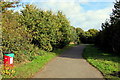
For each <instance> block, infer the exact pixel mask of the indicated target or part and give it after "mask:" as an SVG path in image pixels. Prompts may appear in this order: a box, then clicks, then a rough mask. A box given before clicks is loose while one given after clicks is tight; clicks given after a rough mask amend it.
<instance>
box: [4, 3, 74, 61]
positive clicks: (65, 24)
mask: <svg viewBox="0 0 120 80" xmlns="http://www.w3.org/2000/svg"><path fill="white" fill-rule="evenodd" d="M4 4H8V3H5V2H4ZM13 4H14V3H11V4H10V6H9V7H12V5H13ZM3 6H5V5H3ZM9 7H8V6H6V8H9ZM2 27H3V28H2V31H3V34H2V49H3V52H14V53H15V62H22V61H32V60H33V59H34V56H37V55H41V54H42V53H38V52H39V51H40V50H45V51H52V50H53V49H55V48H62V47H64V46H66V45H67V44H69V42H71V41H74V40H75V38H76V32H75V29H74V27H73V26H70V22H69V21H68V20H67V18H66V16H65V15H63V13H62V12H60V11H58V12H57V14H53V12H52V11H44V10H41V9H37V8H36V7H35V6H33V5H26V6H25V7H24V9H23V10H22V11H21V13H18V12H13V11H12V10H4V12H3V14H2Z"/></svg>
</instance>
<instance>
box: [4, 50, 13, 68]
mask: <svg viewBox="0 0 120 80" xmlns="http://www.w3.org/2000/svg"><path fill="white" fill-rule="evenodd" d="M13 57H14V53H13V52H5V53H3V58H4V69H10V68H11V67H13Z"/></svg>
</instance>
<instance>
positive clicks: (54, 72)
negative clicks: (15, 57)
mask: <svg viewBox="0 0 120 80" xmlns="http://www.w3.org/2000/svg"><path fill="white" fill-rule="evenodd" d="M84 48H85V45H79V46H75V47H72V48H70V49H69V50H66V51H65V52H64V53H63V54H61V55H60V56H58V57H56V58H55V59H53V60H52V61H50V62H49V63H48V64H47V65H46V66H45V67H44V68H43V69H42V70H41V71H40V72H38V73H37V74H36V75H35V76H34V77H33V78H99V79H100V80H103V76H102V74H101V73H100V72H99V71H98V70H97V69H96V68H94V67H93V66H91V65H90V64H89V63H88V62H87V61H86V60H85V59H84V58H83V57H82V52H83V50H84Z"/></svg>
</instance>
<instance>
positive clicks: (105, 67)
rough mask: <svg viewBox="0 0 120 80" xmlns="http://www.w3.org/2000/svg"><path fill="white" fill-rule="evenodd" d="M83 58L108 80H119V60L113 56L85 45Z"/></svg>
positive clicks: (92, 46)
mask: <svg viewBox="0 0 120 80" xmlns="http://www.w3.org/2000/svg"><path fill="white" fill-rule="evenodd" d="M83 57H84V58H85V59H86V60H87V61H88V62H89V63H90V64H92V65H93V66H94V67H96V68H97V69H98V70H100V71H101V72H102V73H103V76H104V78H106V79H108V80H120V69H119V65H120V58H119V57H118V56H116V55H114V54H111V53H106V52H103V51H101V50H99V49H98V48H96V47H95V46H94V45H87V46H86V48H85V50H84V53H83Z"/></svg>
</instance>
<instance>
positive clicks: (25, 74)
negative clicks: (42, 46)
mask: <svg viewBox="0 0 120 80" xmlns="http://www.w3.org/2000/svg"><path fill="white" fill-rule="evenodd" d="M73 46H75V45H74V44H73V45H68V46H66V47H64V48H63V49H56V50H54V51H53V52H46V51H42V53H44V55H42V56H36V57H35V59H34V60H33V61H31V62H27V63H24V64H18V65H15V68H14V70H15V74H14V75H12V76H8V75H5V76H3V77H4V78H30V77H32V76H33V75H34V74H35V73H37V72H38V71H39V70H40V69H41V68H43V67H44V65H45V64H46V63H48V62H49V61H50V60H51V59H53V58H54V57H56V56H58V55H59V54H60V53H62V52H63V51H65V50H66V49H68V48H70V47H73Z"/></svg>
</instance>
